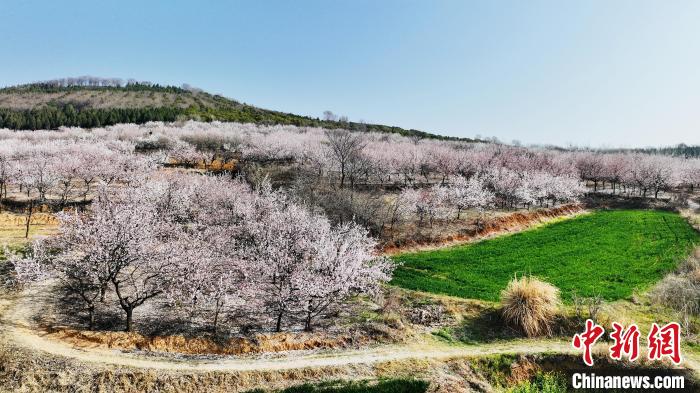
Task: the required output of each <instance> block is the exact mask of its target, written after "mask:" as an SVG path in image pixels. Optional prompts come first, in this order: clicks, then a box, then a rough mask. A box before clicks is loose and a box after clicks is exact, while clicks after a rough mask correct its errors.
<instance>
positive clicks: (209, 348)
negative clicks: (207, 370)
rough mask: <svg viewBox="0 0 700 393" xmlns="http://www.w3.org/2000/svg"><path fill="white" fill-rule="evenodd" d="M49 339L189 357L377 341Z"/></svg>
mask: <svg viewBox="0 0 700 393" xmlns="http://www.w3.org/2000/svg"><path fill="white" fill-rule="evenodd" d="M48 336H49V337H52V338H55V339H58V340H61V341H63V342H66V343H70V344H71V345H73V346H75V347H78V348H109V349H120V350H142V351H150V352H166V353H178V354H188V355H198V354H207V355H213V354H216V355H242V354H250V353H270V352H283V351H295V350H311V349H332V348H348V347H354V346H360V345H366V344H370V343H372V342H376V341H377V339H376V338H372V337H368V336H364V335H360V334H354V335H353V334H346V335H330V334H328V335H327V334H320V333H313V334H312V333H302V332H300V333H276V334H257V335H255V336H252V337H233V338H228V339H222V340H216V339H214V338H209V337H185V336H182V335H169V336H144V335H141V334H138V333H126V332H104V331H84V330H75V329H57V330H54V331H51V332H49V333H48Z"/></svg>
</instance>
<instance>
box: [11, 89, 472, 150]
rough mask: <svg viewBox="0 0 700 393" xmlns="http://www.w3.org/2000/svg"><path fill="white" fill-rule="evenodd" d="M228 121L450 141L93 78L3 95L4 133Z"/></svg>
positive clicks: (200, 93) (201, 94)
mask: <svg viewBox="0 0 700 393" xmlns="http://www.w3.org/2000/svg"><path fill="white" fill-rule="evenodd" d="M179 120H200V121H216V120H218V121H227V122H228V121H230V122H241V123H255V124H267V125H269V124H290V125H295V126H305V127H323V128H329V129H334V128H345V129H349V130H354V131H374V132H387V133H397V134H401V135H404V136H416V137H421V138H431V139H454V140H457V139H461V140H467V141H469V139H463V138H454V137H446V136H441V135H437V134H432V133H427V132H424V131H419V130H414V129H404V128H400V127H393V126H387V125H381V124H365V123H357V122H351V121H334V120H321V119H319V118H313V117H307V116H300V115H296V114H292V113H284V112H279V111H273V110H268V109H263V108H258V107H255V106H252V105H248V104H245V103H241V102H238V101H235V100H232V99H229V98H226V97H223V96H220V95H216V94H210V93H207V92H204V91H202V90H199V89H194V88H191V87H188V86H186V85H185V86H183V87H174V86H161V85H158V84H153V83H150V82H136V81H133V80H130V81H127V82H123V81H122V80H120V79H104V78H94V77H80V78H65V79H58V80H53V81H46V82H38V83H31V84H25V85H18V86H11V87H5V88H2V89H0V128H9V129H15V130H36V129H56V128H58V127H61V126H69V127H72V126H75V127H85V128H92V127H102V126H108V125H113V124H117V123H137V124H141V123H145V122H148V121H166V122H170V121H179Z"/></svg>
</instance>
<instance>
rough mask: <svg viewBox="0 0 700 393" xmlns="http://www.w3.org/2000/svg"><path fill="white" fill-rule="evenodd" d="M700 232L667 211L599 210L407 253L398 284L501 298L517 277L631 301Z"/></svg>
mask: <svg viewBox="0 0 700 393" xmlns="http://www.w3.org/2000/svg"><path fill="white" fill-rule="evenodd" d="M698 243H700V235H699V234H698V233H697V232H696V231H695V230H694V229H693V228H692V227H691V226H690V225H689V224H688V223H687V222H686V221H685V220H684V219H683V218H682V217H680V216H679V215H677V214H675V213H671V212H663V211H647V210H612V211H597V212H594V213H591V214H587V215H583V216H579V217H577V218H574V219H569V220H564V221H559V222H556V223H553V224H549V225H545V226H542V227H539V228H536V229H532V230H528V231H524V232H520V233H517V234H513V235H509V236H503V237H499V238H495V239H491V240H485V241H481V242H478V243H474V244H470V245H464V246H457V247H450V248H445V249H440V250H435V251H427V252H418V253H410V254H402V255H399V256H396V257H395V260H397V261H400V262H403V266H401V267H399V268H398V269H396V271H395V273H394V279H393V280H392V282H391V283H392V284H394V285H398V286H401V287H404V288H408V289H415V290H420V291H427V292H433V293H441V294H447V295H452V296H459V297H463V298H471V299H483V300H494V301H495V300H498V299H499V295H500V292H501V290H502V289H503V288H505V286H506V284H507V283H508V281H509V280H510V279H511V278H513V276H514V275H516V274H517V275H518V276H521V275H525V274H528V275H534V276H537V277H540V278H542V279H544V280H546V281H549V282H551V283H552V284H554V285H555V286H557V287H558V288H560V289H561V291H562V297H563V298H564V299H569V298H570V296H571V294H572V291H576V293H577V294H578V295H580V296H593V295H600V296H602V297H603V298H605V299H607V300H616V299H624V298H628V297H629V296H630V295H631V294H632V293H633V291H634V290H635V289H642V290H643V289H645V288H648V287H649V286H650V285H651V284H652V283H654V282H656V281H658V280H659V279H660V278H661V277H663V275H664V274H665V273H667V272H669V271H671V270H673V268H674V267H675V266H676V265H677V263H678V262H679V261H681V260H682V259H684V258H685V257H686V256H687V255H688V254H689V252H690V250H691V249H692V247H693V246H695V245H697V244H698Z"/></svg>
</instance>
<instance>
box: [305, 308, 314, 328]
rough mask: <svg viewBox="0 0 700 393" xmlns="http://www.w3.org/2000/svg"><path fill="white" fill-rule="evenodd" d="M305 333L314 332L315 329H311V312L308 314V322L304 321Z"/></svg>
mask: <svg viewBox="0 0 700 393" xmlns="http://www.w3.org/2000/svg"><path fill="white" fill-rule="evenodd" d="M304 331H305V332H310V331H313V328H312V327H311V311H309V312H308V313H307V314H306V321H304Z"/></svg>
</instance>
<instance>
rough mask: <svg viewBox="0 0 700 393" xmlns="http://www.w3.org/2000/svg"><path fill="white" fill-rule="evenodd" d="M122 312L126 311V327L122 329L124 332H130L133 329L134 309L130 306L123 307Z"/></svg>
mask: <svg viewBox="0 0 700 393" xmlns="http://www.w3.org/2000/svg"><path fill="white" fill-rule="evenodd" d="M124 312H126V329H124V331H125V332H132V331H134V326H133V320H134V318H133V317H134V309H133V308H131V307H128V308H125V309H124Z"/></svg>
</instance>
